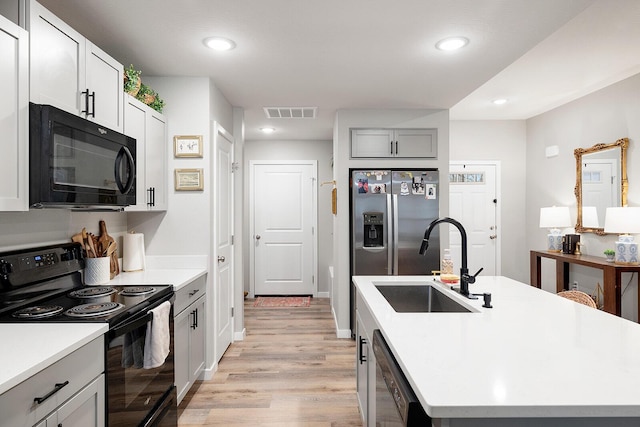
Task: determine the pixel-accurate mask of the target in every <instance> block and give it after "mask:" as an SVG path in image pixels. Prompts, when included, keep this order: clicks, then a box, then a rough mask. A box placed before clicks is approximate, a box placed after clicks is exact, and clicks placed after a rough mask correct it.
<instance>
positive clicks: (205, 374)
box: [198, 362, 218, 381]
mask: <svg viewBox="0 0 640 427" xmlns="http://www.w3.org/2000/svg"><path fill="white" fill-rule="evenodd" d="M217 370H218V362H216V363H214V364H213V366H211V367H209V368H205V369H204V370H203V371H202V373H201V374H200V376H199V377H198V379H199V380H203V381H206V380H210V379H211V378H213V374H215V373H216V371H217Z"/></svg>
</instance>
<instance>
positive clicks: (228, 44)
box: [204, 37, 236, 51]
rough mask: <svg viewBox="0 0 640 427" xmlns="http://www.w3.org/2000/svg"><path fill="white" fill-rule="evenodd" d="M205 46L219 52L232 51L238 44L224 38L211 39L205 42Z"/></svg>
mask: <svg viewBox="0 0 640 427" xmlns="http://www.w3.org/2000/svg"><path fill="white" fill-rule="evenodd" d="M204 44H205V45H206V46H207V47H210V48H211V49H213V50H218V51H224V50H231V49H233V48H234V47H236V43H235V42H234V41H233V40H229V39H225V38H224V37H209V38H208V39H205V40H204Z"/></svg>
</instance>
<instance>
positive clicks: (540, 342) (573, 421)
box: [353, 276, 640, 427]
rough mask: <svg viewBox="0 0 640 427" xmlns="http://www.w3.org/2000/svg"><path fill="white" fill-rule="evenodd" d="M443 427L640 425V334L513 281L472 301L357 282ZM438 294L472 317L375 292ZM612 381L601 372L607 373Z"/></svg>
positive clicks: (627, 324) (426, 279)
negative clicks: (409, 306)
mask: <svg viewBox="0 0 640 427" xmlns="http://www.w3.org/2000/svg"><path fill="white" fill-rule="evenodd" d="M353 282H354V284H355V286H356V289H357V290H358V291H359V292H360V293H361V295H362V301H363V304H365V305H366V307H367V308H368V309H369V311H370V312H371V313H372V315H373V317H374V320H375V322H376V323H377V325H378V327H379V329H380V331H381V332H382V334H383V336H384V338H385V340H386V341H387V343H388V344H389V347H390V348H391V351H392V353H393V355H394V357H395V358H396V360H397V362H398V364H399V366H400V368H401V370H402V371H403V373H404V374H405V376H406V377H407V380H408V381H409V383H410V384H411V387H412V389H413V391H414V393H415V394H416V396H417V397H418V399H419V401H420V402H421V404H422V406H423V407H424V409H425V411H426V412H427V414H428V415H429V416H430V417H432V418H433V420H434V421H433V425H434V426H449V427H461V426H474V427H483V426H581V427H589V426H607V427H610V426H632V425H635V426H637V425H640V395H638V393H637V385H638V384H640V363H638V360H640V325H638V324H637V323H635V322H631V321H628V320H625V319H622V318H619V317H616V316H614V315H611V314H609V313H606V312H603V311H600V310H596V309H593V308H591V307H587V306H584V305H581V304H578V303H575V302H573V301H570V300H567V299H564V298H560V297H558V296H557V295H555V294H553V293H550V292H546V291H543V290H541V289H537V288H534V287H532V286H529V285H528V284H524V283H520V282H516V281H514V280H511V279H508V278H505V277H482V276H479V277H478V278H477V282H476V283H475V284H472V285H471V286H470V288H471V289H470V291H471V292H474V293H491V294H492V305H493V308H484V307H482V304H483V299H482V297H480V298H479V299H478V300H468V299H465V298H462V297H461V296H460V295H459V294H457V293H456V292H454V291H451V290H450V289H449V288H448V287H445V286H444V285H442V284H440V283H439V282H436V281H434V280H433V278H432V277H431V276H354V277H353ZM427 283H429V284H433V285H434V286H436V287H438V288H439V289H440V290H442V292H444V293H446V294H448V295H450V296H451V297H452V298H454V299H455V300H456V301H459V302H460V303H461V304H463V305H466V306H469V307H470V308H472V309H473V310H472V312H468V313H452V312H448V313H397V312H396V311H395V310H393V308H392V307H391V305H390V304H389V303H388V302H387V300H386V299H385V298H384V297H383V296H382V294H381V293H380V292H379V291H378V290H377V289H376V287H375V284H378V285H380V284H397V285H401V286H404V285H410V284H427ZM599 368H601V369H602V372H600V369H599Z"/></svg>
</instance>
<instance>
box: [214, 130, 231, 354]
mask: <svg viewBox="0 0 640 427" xmlns="http://www.w3.org/2000/svg"><path fill="white" fill-rule="evenodd" d="M213 135H214V136H213V138H214V147H215V151H214V155H213V164H214V168H213V170H214V171H215V172H214V176H215V178H214V179H215V182H214V186H213V194H214V199H213V200H214V203H215V204H214V209H215V212H214V215H215V217H214V221H213V223H214V224H213V230H214V231H213V256H214V259H213V272H214V284H213V288H214V296H215V303H214V304H215V311H214V315H215V331H216V342H215V355H216V362H217V361H219V360H220V358H222V355H223V354H224V352H225V351H226V350H227V347H229V345H230V344H231V342H232V339H233V337H232V335H233V173H232V164H233V136H231V135H230V134H229V133H227V132H226V131H225V130H224V129H223V128H222V127H221V126H220V125H219V124H218V123H214V125H213Z"/></svg>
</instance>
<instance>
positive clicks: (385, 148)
mask: <svg viewBox="0 0 640 427" xmlns="http://www.w3.org/2000/svg"><path fill="white" fill-rule="evenodd" d="M437 155H438V130H437V129H351V157H352V158H394V157H395V158H436V157H437Z"/></svg>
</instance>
